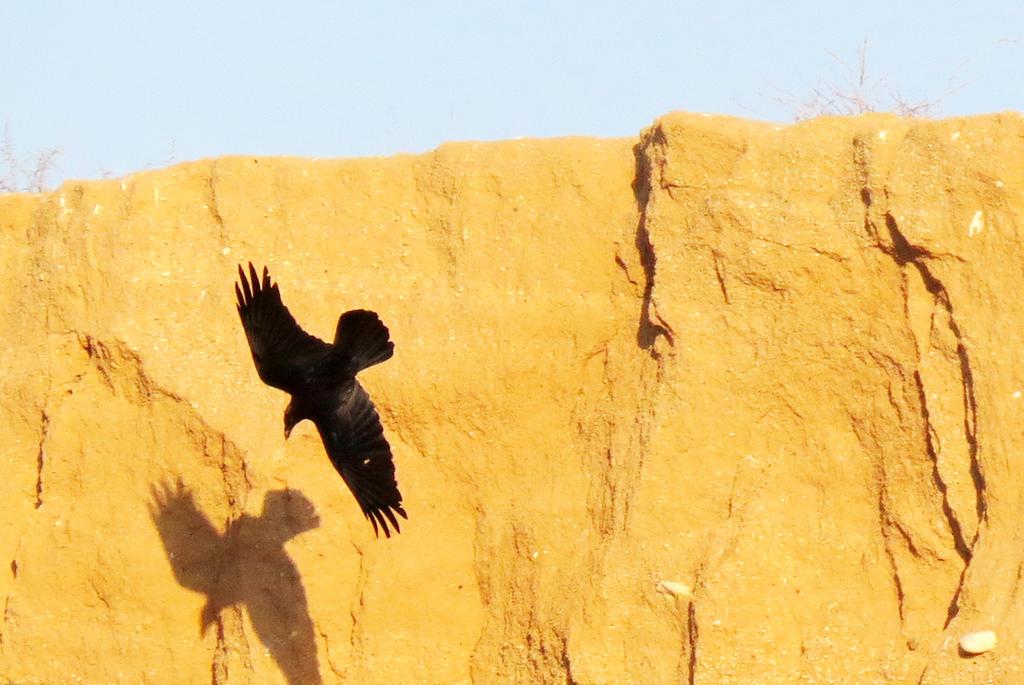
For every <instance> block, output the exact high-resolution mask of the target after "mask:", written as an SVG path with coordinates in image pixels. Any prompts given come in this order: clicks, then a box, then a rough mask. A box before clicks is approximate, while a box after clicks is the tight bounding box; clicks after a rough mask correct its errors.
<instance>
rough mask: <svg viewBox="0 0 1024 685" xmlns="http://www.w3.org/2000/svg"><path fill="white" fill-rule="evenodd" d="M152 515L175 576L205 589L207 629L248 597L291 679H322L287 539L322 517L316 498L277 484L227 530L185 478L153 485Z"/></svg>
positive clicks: (256, 624) (262, 634)
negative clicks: (254, 511)
mask: <svg viewBox="0 0 1024 685" xmlns="http://www.w3.org/2000/svg"><path fill="white" fill-rule="evenodd" d="M149 507H150V516H152V518H153V523H154V524H155V525H156V528H157V530H158V531H159V533H160V539H161V540H162V541H163V544H164V549H165V551H166V552H167V559H168V561H169V562H170V564H171V568H172V569H173V571H174V577H175V578H176V579H177V580H178V582H179V583H181V585H182V586H184V587H186V588H188V589H190V590H195V591H196V592H202V593H203V594H205V595H206V606H204V607H203V609H202V611H201V612H200V616H199V633H200V636H202V635H205V634H206V631H207V629H208V628H209V627H210V626H211V625H212V624H214V623H215V622H216V621H217V620H218V617H219V615H220V612H221V610H222V609H226V608H228V607H230V606H233V605H237V604H241V605H244V606H245V608H246V611H247V612H248V614H249V619H250V621H251V622H252V626H253V628H254V629H255V631H256V635H257V636H258V637H259V639H260V641H261V642H262V643H263V644H264V646H266V648H267V650H268V651H269V652H270V655H271V656H272V657H273V658H274V661H275V662H277V665H278V666H279V667H280V669H281V670H282V671H283V672H284V675H285V677H286V678H287V679H288V682H289V684H290V685H300V684H301V685H307V684H310V683H321V682H322V681H321V679H320V668H319V663H318V661H317V650H316V641H315V638H314V633H313V621H312V619H311V618H310V616H309V606H308V605H307V603H306V592H305V590H304V589H303V587H302V578H301V577H300V576H299V572H298V569H297V568H296V567H295V564H294V562H292V560H291V559H290V558H289V557H288V553H287V552H286V551H285V549H284V543H285V542H287V541H288V540H290V539H291V538H293V537H295V536H296V535H298V534H299V533H303V532H305V531H307V530H312V529H313V528H316V527H317V526H319V525H320V519H319V517H318V516H317V514H316V510H315V509H314V507H313V504H312V503H311V502H310V501H309V500H308V499H306V497H305V496H304V495H303V494H302V493H301V492H298V491H296V490H274V491H271V492H268V493H267V494H266V497H265V498H264V500H263V512H262V513H261V514H260V516H259V517H255V516H250V515H248V514H243V515H242V516H240V517H239V518H238V519H236V520H234V521H232V522H231V523H229V524H228V526H227V529H226V530H225V531H224V533H223V534H221V533H220V532H218V531H217V529H216V528H215V527H214V526H213V524H212V523H211V522H210V520H209V519H208V518H207V517H206V515H205V514H203V512H202V511H201V510H200V509H199V508H198V506H197V505H196V502H195V499H194V498H193V496H192V493H191V492H190V491H189V490H188V489H186V488H185V486H184V484H183V483H182V482H181V480H180V479H179V480H178V482H177V484H176V486H172V485H170V484H168V483H162V484H161V485H160V486H159V487H154V488H152V501H151V502H150V505H149Z"/></svg>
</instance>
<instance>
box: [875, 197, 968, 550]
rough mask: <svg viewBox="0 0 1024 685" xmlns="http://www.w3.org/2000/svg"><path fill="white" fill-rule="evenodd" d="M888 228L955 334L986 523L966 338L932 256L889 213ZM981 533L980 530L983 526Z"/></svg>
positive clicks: (902, 259)
mask: <svg viewBox="0 0 1024 685" xmlns="http://www.w3.org/2000/svg"><path fill="white" fill-rule="evenodd" d="M885 225H886V228H887V229H888V231H889V235H890V238H891V239H892V246H893V247H892V252H891V253H890V254H892V256H893V258H894V259H895V260H896V262H897V263H898V264H900V265H901V266H903V265H905V264H911V265H913V267H914V268H915V269H916V270H917V272H918V273H919V274H920V276H921V280H922V281H923V282H924V285H925V288H926V289H927V290H928V292H929V293H930V294H931V295H932V297H933V298H935V302H936V303H938V304H939V305H940V306H941V307H942V309H943V311H944V312H945V313H946V319H947V325H948V326H949V330H950V332H951V333H952V334H953V338H954V340H956V354H957V359H958V362H959V366H960V369H959V370H960V381H961V387H962V388H963V406H964V439H965V440H966V441H967V451H968V456H969V457H970V474H971V481H972V482H973V484H974V490H975V510H976V513H977V516H978V522H979V523H981V522H982V521H984V520H985V513H986V505H985V476H984V474H983V473H982V471H981V463H980V460H979V457H978V453H979V443H978V432H977V425H978V407H977V400H976V398H975V394H974V372H973V370H972V368H971V358H970V354H969V353H968V350H967V346H966V344H965V343H964V335H963V332H962V331H961V330H960V325H959V324H958V323H957V318H956V312H955V311H954V308H953V302H952V300H951V299H950V297H949V292H948V291H947V290H946V287H945V286H944V285H943V284H942V282H941V281H940V280H939V279H938V278H936V277H935V276H934V275H933V274H932V272H931V270H930V269H929V268H928V265H927V264H926V263H925V262H924V258H929V257H933V255H932V254H931V253H929V252H928V251H927V250H925V249H923V248H920V247H916V246H914V245H911V244H910V242H909V241H908V240H907V239H906V237H905V236H904V235H903V234H902V232H900V230H899V227H898V226H897V224H896V219H895V218H894V217H893V216H892V214H890V213H888V212H887V213H886V215H885ZM922 397H923V395H922ZM922 407H923V408H924V409H927V405H922ZM926 418H927V417H926ZM978 531H980V527H979V528H978ZM978 531H976V532H975V534H974V539H973V540H972V541H971V543H970V544H971V546H973V544H974V542H975V541H977V537H978Z"/></svg>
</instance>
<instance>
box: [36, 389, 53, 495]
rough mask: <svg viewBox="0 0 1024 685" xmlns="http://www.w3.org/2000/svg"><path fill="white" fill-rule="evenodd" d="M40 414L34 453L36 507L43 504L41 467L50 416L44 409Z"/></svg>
mask: <svg viewBox="0 0 1024 685" xmlns="http://www.w3.org/2000/svg"><path fill="white" fill-rule="evenodd" d="M40 414H41V416H42V427H41V428H40V434H39V450H38V452H37V453H36V499H35V508H36V509H38V508H39V507H41V506H43V468H44V467H45V466H46V439H47V437H48V435H49V431H50V417H49V416H48V415H47V414H46V410H45V409H44V410H42V411H41V412H40Z"/></svg>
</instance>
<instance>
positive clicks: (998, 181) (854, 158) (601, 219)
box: [0, 113, 1024, 685]
mask: <svg viewBox="0 0 1024 685" xmlns="http://www.w3.org/2000/svg"><path fill="white" fill-rule="evenodd" d="M250 260H251V261H253V262H255V263H256V264H257V265H262V264H267V265H269V266H270V269H271V272H272V274H273V275H274V277H275V279H276V280H278V281H279V282H280V284H281V290H282V294H283V297H284V300H285V302H286V304H287V305H288V306H289V308H290V309H291V311H292V313H293V314H294V315H295V316H296V318H297V319H298V320H299V322H300V323H301V324H302V325H303V326H304V327H305V328H306V329H307V330H308V331H309V332H311V333H313V334H315V335H319V336H320V337H322V338H328V339H329V338H330V337H331V335H332V334H333V330H334V325H335V322H336V320H337V316H338V315H339V314H340V313H341V312H342V311H345V310H347V309H354V308H369V309H373V310H375V311H377V312H378V313H379V314H380V316H381V318H382V319H383V320H384V322H385V323H386V324H387V325H388V327H389V328H390V330H391V336H392V339H393V340H394V342H395V349H396V353H395V356H394V358H393V359H391V360H390V361H388V362H387V363H386V364H382V365H379V366H377V367H374V368H373V369H370V370H368V371H366V372H365V373H364V374H362V375H361V376H360V378H361V380H362V382H363V384H364V385H365V386H366V387H367V388H368V390H369V391H370V393H371V395H372V396H373V397H374V400H375V402H376V404H377V407H378V409H379V411H380V413H381V417H382V421H383V424H384V429H385V434H386V435H387V437H388V439H389V440H390V442H391V445H392V447H393V451H394V454H395V462H396V465H397V469H398V479H399V484H400V486H401V489H402V493H403V495H404V496H405V504H406V509H407V511H408V513H409V521H408V523H403V526H402V533H401V535H399V536H397V537H393V538H392V539H390V540H385V539H383V538H382V539H380V540H376V539H374V538H373V534H372V529H371V528H370V526H369V525H368V524H367V523H366V521H365V520H364V519H363V517H362V515H361V513H360V511H359V509H358V506H357V505H356V503H355V502H354V500H353V498H352V497H351V495H350V494H349V493H348V492H347V491H346V489H345V486H344V484H343V483H342V482H341V480H340V479H339V478H338V477H337V475H336V474H335V473H334V471H333V468H332V467H331V465H330V464H329V462H328V461H327V459H326V457H325V456H324V454H323V448H322V446H321V444H320V439H319V436H318V435H317V434H316V431H315V430H314V428H313V427H312V426H311V425H310V424H308V423H307V424H301V425H300V426H299V427H298V428H297V429H296V431H295V432H294V433H293V434H292V438H291V440H289V441H288V442H285V441H284V440H283V438H282V418H281V417H282V412H283V409H284V406H285V404H286V401H287V399H286V396H285V395H284V394H283V393H280V392H278V391H276V390H274V389H272V388H268V387H267V386H265V385H263V384H262V383H261V382H260V381H259V379H258V378H257V376H256V373H255V370H254V368H253V364H252V360H251V357H250V355H249V350H248V347H247V345H246V341H245V337H244V334H243V333H242V330H241V326H240V325H239V321H238V317H237V315H236V313H235V310H234V303H233V298H234V293H233V290H232V283H233V279H234V278H235V265H236V264H237V263H239V262H243V263H244V262H247V261H250ZM1022 264H1024V117H1021V116H1020V115H1018V114H1011V113H1007V114H999V115H991V116H983V117H972V118H965V119H949V120H943V121H917V120H908V119H901V118H897V117H892V116H886V115H872V116H864V117H858V118H822V119H817V120H814V121H810V122H805V123H801V124H798V125H793V126H785V127H780V126H773V125H770V124H764V123H757V122H750V121H744V120H738V119H731V118H725V117H708V116H701V115H690V114H672V115H668V116H665V117H663V118H662V119H660V120H658V121H657V122H655V123H654V125H652V126H651V127H650V128H648V129H647V130H645V131H644V132H643V133H642V135H641V136H640V138H639V139H638V140H629V139H609V140H595V139H582V138H581V139H560V140H526V141H509V142H499V143H487V144H474V143H460V144H448V145H444V146H442V147H440V148H439V149H437V150H436V151H434V152H432V153H429V154H425V155H420V156H399V157H393V158H382V159H356V160H334V161H314V160H301V159H287V158H273V159H267V158H245V157H236V158H224V159H216V160H211V161H202V162H194V163H188V164H182V165H179V166H176V167H173V168H170V169H166V170H161V171H154V172H146V173H140V174H136V175H133V176H130V177H127V178H125V179H121V180H112V181H97V182H87V183H69V184H65V185H64V186H63V187H62V188H61V189H59V190H58V191H56V192H53V193H48V194H44V195H12V196H5V197H0V282H2V283H3V290H2V295H0V298H2V300H3V302H2V307H0V330H2V332H3V340H4V344H3V345H2V346H0V364H2V368H3V369H4V372H3V374H0V418H2V421H3V425H4V426H5V427H6V429H7V432H8V437H7V439H6V440H4V441H3V442H2V443H0V459H2V462H0V463H2V464H3V470H4V473H5V478H3V479H0V501H2V502H3V503H4V507H3V513H2V515H0V553H2V555H3V556H2V557H0V562H2V563H0V602H2V612H3V614H2V616H3V618H2V623H0V679H2V680H4V681H5V682H14V683H51V682H68V683H72V682H79V683H101V682H102V683H106V682H116V683H122V682H123V683H154V684H156V683H169V682H213V683H220V684H229V683H272V682H288V683H316V682H328V683H333V682H347V683H394V682H408V683H411V682H437V683H441V682H450V683H458V682H474V683H491V682H539V683H573V684H578V685H583V684H591V683H623V682H650V683H661V682H690V683H700V682H706V683H754V682H756V683H793V682H808V683H851V682H884V683H936V684H937V683H949V682H982V681H985V682H1018V681H1020V680H1022V679H1024V660H1022V659H1024V594H1022V593H1021V592H1020V589H1019V585H1020V582H1021V575H1022V572H1021V568H1022V559H1024V538H1022V535H1021V533H1020V530H1021V521H1022V518H1021V517H1022V514H1021V511H1022V493H1024V462H1022V460H1021V458H1020V456H1019V455H1020V454H1021V453H1022V451H1024V428H1022V427H1024V345H1022V333H1021V331H1022V328H1024V326H1022V322H1024V298H1021V297H1020V296H1019V293H1020V292H1022V291H1024V267H1022ZM983 630H992V631H994V633H995V634H996V636H997V638H998V645H997V646H996V647H995V649H993V650H991V651H989V652H986V653H984V654H980V655H977V656H972V655H970V654H968V653H966V652H964V651H963V650H962V649H961V648H960V646H959V640H960V638H961V637H962V636H964V635H965V634H968V633H972V632H976V631H983Z"/></svg>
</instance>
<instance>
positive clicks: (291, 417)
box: [284, 402, 302, 440]
mask: <svg viewBox="0 0 1024 685" xmlns="http://www.w3.org/2000/svg"><path fill="white" fill-rule="evenodd" d="M301 420H302V419H301V418H300V417H299V416H298V415H297V412H296V411H295V405H294V404H293V403H291V402H289V403H288V406H287V407H285V408H284V439H285V440H287V439H288V436H289V435H291V434H292V428H295V424H297V423H298V422H299V421H301Z"/></svg>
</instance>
